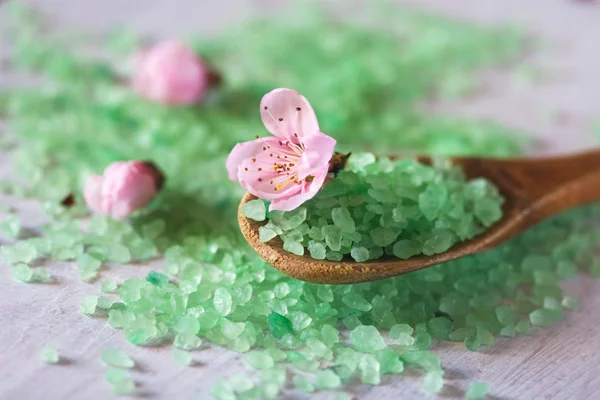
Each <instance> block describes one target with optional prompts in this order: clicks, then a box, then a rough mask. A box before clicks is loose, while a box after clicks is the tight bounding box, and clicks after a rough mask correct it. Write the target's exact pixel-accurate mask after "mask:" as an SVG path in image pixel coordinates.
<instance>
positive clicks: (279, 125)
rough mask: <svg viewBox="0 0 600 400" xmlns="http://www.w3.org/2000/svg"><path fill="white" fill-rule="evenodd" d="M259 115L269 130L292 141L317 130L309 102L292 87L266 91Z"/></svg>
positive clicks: (297, 140) (316, 122)
mask: <svg viewBox="0 0 600 400" xmlns="http://www.w3.org/2000/svg"><path fill="white" fill-rule="evenodd" d="M260 115H261V117H262V121H263V123H264V124H265V127H266V128H267V130H268V131H269V132H271V133H272V134H273V135H275V136H277V137H279V138H281V139H286V140H289V141H291V142H293V143H298V142H299V140H301V139H302V138H303V137H305V136H308V135H312V134H315V133H317V132H319V122H318V121H317V117H316V116H315V112H314V110H313V108H312V107H311V105H310V103H309V102H308V100H306V98H305V97H304V96H302V95H301V94H300V93H298V92H296V91H295V90H292V89H285V88H281V89H275V90H273V91H271V92H269V93H267V94H266V95H265V96H264V97H263V98H262V100H261V102H260Z"/></svg>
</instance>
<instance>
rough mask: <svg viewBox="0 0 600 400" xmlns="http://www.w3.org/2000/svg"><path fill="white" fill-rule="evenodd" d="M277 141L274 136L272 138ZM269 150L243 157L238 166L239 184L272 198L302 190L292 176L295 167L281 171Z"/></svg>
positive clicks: (253, 192) (266, 197)
mask: <svg viewBox="0 0 600 400" xmlns="http://www.w3.org/2000/svg"><path fill="white" fill-rule="evenodd" d="M272 139H274V140H275V141H277V139H276V138H272ZM270 150H271V149H269V151H260V152H259V153H258V154H257V155H256V156H255V157H250V158H246V159H244V161H242V163H241V164H240V166H239V168H238V177H239V182H240V185H242V187H243V188H244V189H246V190H247V191H248V192H250V193H252V194H253V195H255V196H256V197H260V198H261V199H265V200H274V199H278V198H282V197H288V196H291V195H293V194H296V193H299V192H301V191H302V185H301V184H299V183H297V182H296V181H295V180H293V179H292V177H295V175H296V168H297V167H290V169H289V170H285V171H283V170H282V169H278V168H277V165H278V164H279V165H281V164H280V162H279V161H275V160H277V158H275V157H271V153H270Z"/></svg>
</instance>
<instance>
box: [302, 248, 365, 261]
mask: <svg viewBox="0 0 600 400" xmlns="http://www.w3.org/2000/svg"><path fill="white" fill-rule="evenodd" d="M311 255H312V253H311ZM350 256H351V257H352V258H353V259H354V261H356V262H363V261H367V260H368V259H369V249H367V248H366V247H353V248H352V250H351V251H350Z"/></svg>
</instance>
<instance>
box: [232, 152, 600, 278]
mask: <svg viewBox="0 0 600 400" xmlns="http://www.w3.org/2000/svg"><path fill="white" fill-rule="evenodd" d="M420 160H423V161H425V162H426V161H427V158H426V157H423V158H420ZM451 161H452V162H453V163H454V164H456V165H460V166H461V167H462V169H463V170H464V172H465V174H466V175H467V177H468V178H469V179H473V178H486V179H488V180H489V181H491V182H492V183H493V184H494V185H496V186H497V187H498V189H499V191H500V193H501V194H502V196H504V198H505V202H504V205H503V210H502V212H503V214H502V219H501V220H500V221H498V222H496V223H495V224H494V225H492V226H491V227H490V228H489V229H487V230H486V231H485V232H483V233H481V234H480V235H478V236H476V237H475V238H473V239H471V240H468V241H464V242H460V243H457V244H455V245H454V246H452V247H451V248H450V249H449V250H447V251H446V252H444V253H440V254H435V255H432V256H424V255H420V256H415V257H411V258H409V259H408V260H402V259H399V258H396V257H393V256H384V257H382V258H378V259H376V260H369V261H365V262H355V261H354V260H352V259H346V258H345V259H344V260H342V261H328V260H315V259H313V258H311V257H310V256H308V255H305V256H297V255H295V254H291V253H289V252H287V251H285V250H284V249H283V242H282V241H281V239H280V238H279V237H276V238H275V239H272V240H271V241H269V242H267V243H263V242H261V241H260V240H259V235H258V228H259V227H260V226H262V225H264V224H265V223H266V221H265V222H256V221H254V220H251V219H248V218H246V217H244V216H243V215H242V212H241V207H242V206H243V205H244V204H245V203H246V202H248V201H250V200H254V199H256V197H255V196H253V195H251V194H250V193H246V194H245V195H244V197H243V198H242V200H241V203H240V208H239V209H238V222H239V225H240V229H241V231H242V234H243V235H244V237H245V238H246V240H247V241H248V243H249V244H250V245H251V246H252V247H253V248H254V249H255V250H256V252H257V253H258V254H259V255H260V256H261V257H262V258H263V259H265V260H266V261H267V262H268V263H270V264H272V265H273V266H274V267H275V268H277V269H279V270H280V271H282V272H283V273H285V274H287V275H289V276H291V277H294V278H296V279H300V280H303V281H307V282H314V283H328V284H344V283H358V282H367V281H373V280H378V279H384V278H389V277H392V276H396V275H401V274H405V273H407V272H411V271H416V270H419V269H422V268H426V267H430V266H433V265H436V264H440V263H443V262H446V261H450V260H455V259H457V258H461V257H465V256H468V255H471V254H474V253H478V252H482V251H486V250H490V249H492V248H494V247H496V246H498V245H500V244H502V243H504V242H506V241H507V240H509V239H511V238H513V237H514V236H516V235H517V234H519V233H520V232H522V231H524V230H526V229H527V228H529V227H531V226H532V225H534V224H536V223H538V222H540V221H542V220H544V219H546V218H548V217H550V216H552V215H554V214H557V213H559V212H561V211H564V210H567V209H569V208H573V207H575V206H578V205H583V204H588V203H591V202H594V201H596V200H600V151H599V150H595V151H588V152H584V153H579V154H575V155H568V156H558V157H546V158H524V159H500V158H478V157H464V158H461V157H456V158H452V159H451Z"/></svg>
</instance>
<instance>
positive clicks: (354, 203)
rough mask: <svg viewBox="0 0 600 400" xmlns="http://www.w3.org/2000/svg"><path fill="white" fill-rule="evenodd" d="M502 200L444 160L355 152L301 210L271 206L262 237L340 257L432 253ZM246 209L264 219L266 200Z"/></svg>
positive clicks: (480, 223) (475, 230) (483, 220)
mask: <svg viewBox="0 0 600 400" xmlns="http://www.w3.org/2000/svg"><path fill="white" fill-rule="evenodd" d="M503 201H504V200H503V197H502V195H501V194H500V193H499V191H498V189H497V188H496V187H495V186H494V185H493V184H492V183H491V182H489V181H487V180H485V179H483V178H475V179H467V178H466V177H465V174H464V173H463V171H462V170H461V168H460V167H459V166H455V165H452V164H450V163H449V162H448V161H446V160H443V159H440V160H434V161H433V164H432V165H425V164H422V163H420V162H418V161H416V160H412V159H401V160H397V161H392V160H390V159H388V158H380V159H376V158H375V156H374V155H373V154H370V153H358V154H353V155H351V156H350V158H349V160H348V165H347V167H346V168H345V169H344V170H342V171H340V172H339V173H338V174H337V176H335V178H334V179H333V181H332V182H330V183H327V184H326V185H325V186H324V187H323V189H322V190H321V191H320V192H319V193H318V194H317V196H315V197H314V198H313V199H311V200H309V201H307V202H306V203H304V204H303V205H302V206H300V207H299V208H298V209H296V210H293V211H289V212H281V211H271V212H269V213H268V222H267V223H266V224H265V225H264V226H262V227H261V228H260V231H259V233H260V240H262V241H265V242H268V241H270V240H272V239H274V238H276V237H278V238H279V239H281V240H282V241H283V248H284V249H285V250H286V251H288V252H290V253H293V254H296V255H304V254H307V255H310V256H311V257H312V258H315V259H328V260H335V261H339V260H340V259H341V258H342V257H351V258H352V259H354V261H357V262H364V261H367V260H374V259H378V258H380V257H397V258H401V259H408V258H410V257H413V256H416V255H419V254H423V255H426V256H430V255H434V254H439V253H443V252H445V251H447V250H449V249H450V248H451V247H452V246H453V245H455V244H456V243H459V242H461V241H464V240H468V239H471V238H473V237H475V236H477V235H478V234H480V233H482V232H484V231H485V230H486V229H488V228H489V227H490V226H492V225H493V224H494V223H495V222H497V221H498V220H499V219H500V218H501V217H502V204H503ZM258 211H260V212H258ZM242 213H243V214H244V215H245V216H246V217H248V218H251V219H254V220H256V221H263V220H264V219H265V213H264V203H263V202H262V201H260V200H253V201H250V202H248V203H246V204H245V205H244V207H242Z"/></svg>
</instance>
